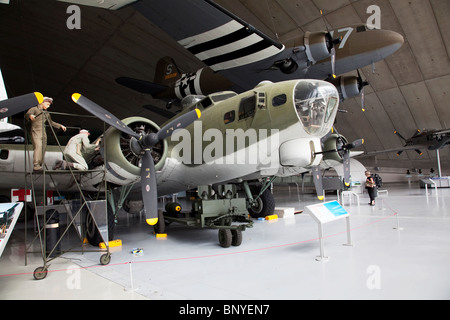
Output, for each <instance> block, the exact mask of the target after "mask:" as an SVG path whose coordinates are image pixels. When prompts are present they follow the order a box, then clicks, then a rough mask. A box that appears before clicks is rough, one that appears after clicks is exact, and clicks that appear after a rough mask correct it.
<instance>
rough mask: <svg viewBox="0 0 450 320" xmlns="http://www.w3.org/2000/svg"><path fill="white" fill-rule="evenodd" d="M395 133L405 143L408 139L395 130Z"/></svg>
mask: <svg viewBox="0 0 450 320" xmlns="http://www.w3.org/2000/svg"><path fill="white" fill-rule="evenodd" d="M394 133H395V134H396V135H397V136H399V137H400V139H402V140H403V141H406V139H405V138H404V137H403V136H402V135H401V134H400V133H399V132H398V131H397V130H395V131H394Z"/></svg>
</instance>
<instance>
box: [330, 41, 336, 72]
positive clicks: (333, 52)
mask: <svg viewBox="0 0 450 320" xmlns="http://www.w3.org/2000/svg"><path fill="white" fill-rule="evenodd" d="M331 72H332V76H333V79H336V49H335V48H334V45H333V48H331Z"/></svg>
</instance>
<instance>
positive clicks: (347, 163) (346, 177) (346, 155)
mask: <svg viewBox="0 0 450 320" xmlns="http://www.w3.org/2000/svg"><path fill="white" fill-rule="evenodd" d="M343 165H344V183H345V186H347V187H348V186H350V151H346V152H345V153H344V161H343Z"/></svg>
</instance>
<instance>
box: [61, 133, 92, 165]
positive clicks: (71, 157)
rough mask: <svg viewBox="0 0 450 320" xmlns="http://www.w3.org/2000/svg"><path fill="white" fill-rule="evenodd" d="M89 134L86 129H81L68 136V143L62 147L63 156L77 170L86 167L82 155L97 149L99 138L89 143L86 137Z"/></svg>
mask: <svg viewBox="0 0 450 320" xmlns="http://www.w3.org/2000/svg"><path fill="white" fill-rule="evenodd" d="M89 135H90V133H89V131H88V130H85V129H82V130H80V133H79V134H77V135H75V136H73V137H72V138H70V140H69V143H67V146H66V148H65V149H64V156H65V158H66V160H67V161H68V162H69V163H68V165H69V166H71V167H73V168H75V169H78V170H87V169H88V165H87V163H86V160H85V159H84V157H85V155H87V154H89V153H91V152H93V151H94V150H99V147H98V144H99V143H100V139H98V140H97V141H96V142H95V143H94V144H91V142H90V141H89V138H88V137H89ZM64 167H65V166H64Z"/></svg>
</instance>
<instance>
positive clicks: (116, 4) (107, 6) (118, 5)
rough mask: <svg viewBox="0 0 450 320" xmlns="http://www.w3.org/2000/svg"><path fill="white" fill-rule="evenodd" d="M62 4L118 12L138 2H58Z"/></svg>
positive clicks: (64, 0)
mask: <svg viewBox="0 0 450 320" xmlns="http://www.w3.org/2000/svg"><path fill="white" fill-rule="evenodd" d="M58 1H60V2H68V3H72V4H76V5H78V4H79V5H83V6H91V7H98V8H104V9H109V10H117V9H120V8H122V7H124V6H126V5H129V4H131V3H133V2H136V1H138V0H99V1H93V0H58Z"/></svg>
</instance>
